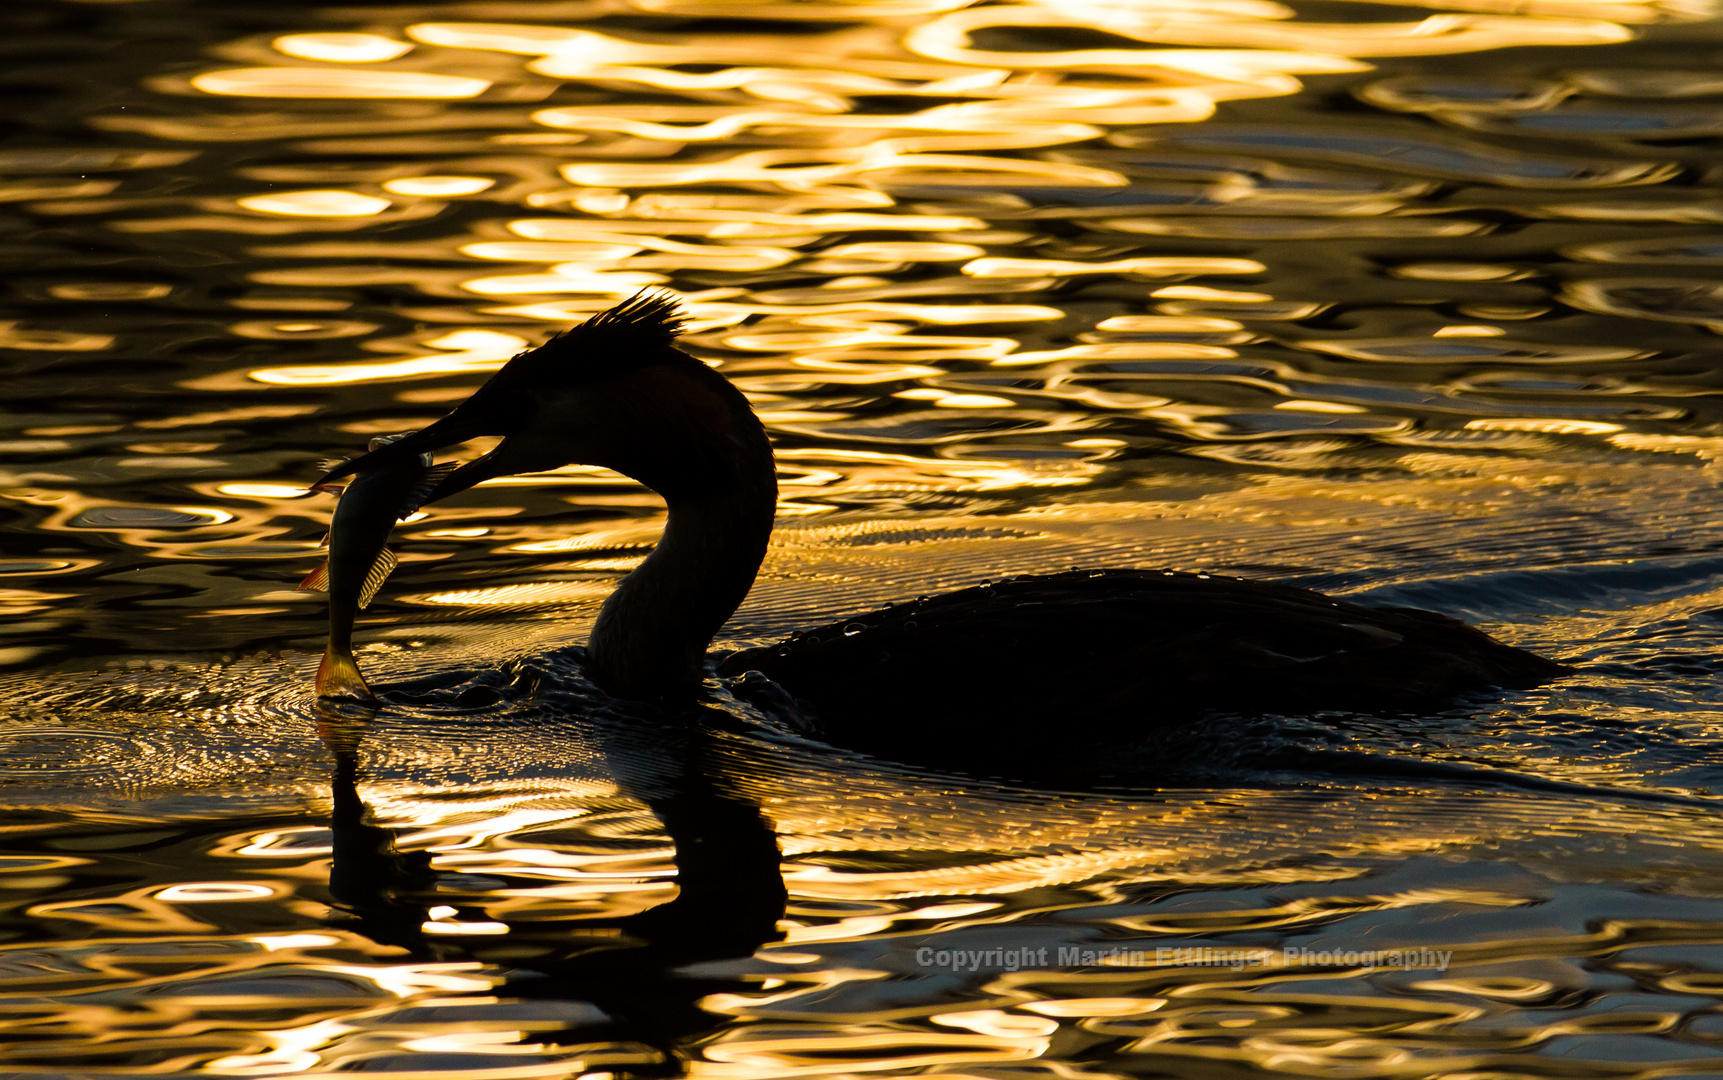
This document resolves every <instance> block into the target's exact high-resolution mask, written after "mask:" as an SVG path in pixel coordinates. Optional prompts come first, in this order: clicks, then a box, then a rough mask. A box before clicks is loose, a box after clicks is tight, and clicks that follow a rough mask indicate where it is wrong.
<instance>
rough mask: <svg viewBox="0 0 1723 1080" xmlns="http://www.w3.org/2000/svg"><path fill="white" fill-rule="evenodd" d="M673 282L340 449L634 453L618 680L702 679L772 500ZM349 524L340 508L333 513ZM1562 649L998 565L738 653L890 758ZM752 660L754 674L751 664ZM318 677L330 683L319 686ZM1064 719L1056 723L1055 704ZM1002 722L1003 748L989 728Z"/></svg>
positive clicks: (923, 756)
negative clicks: (645, 542) (662, 519)
mask: <svg viewBox="0 0 1723 1080" xmlns="http://www.w3.org/2000/svg"><path fill="white" fill-rule="evenodd" d="M680 323H681V316H680V314H679V312H678V310H677V307H676V303H675V300H674V299H673V298H670V297H665V296H654V295H651V294H647V293H643V294H641V295H639V296H637V297H635V298H634V299H632V300H629V301H626V302H624V303H622V304H619V305H617V306H616V307H615V308H612V309H610V310H608V311H605V312H603V313H601V314H599V315H597V316H594V317H593V318H592V319H590V320H588V321H587V322H585V323H583V324H581V325H580V326H578V327H576V328H574V329H572V330H570V331H567V332H566V333H564V334H561V335H559V336H557V337H555V338H553V339H551V341H549V342H548V343H546V344H545V345H543V346H540V347H539V348H537V349H533V350H530V351H528V352H524V353H522V354H520V355H519V356H517V357H515V358H514V359H513V360H511V361H509V363H508V364H507V365H505V366H504V367H503V368H502V370H500V371H499V372H497V374H496V375H494V376H493V377H492V378H491V379H490V380H489V381H488V382H486V383H485V384H484V385H483V386H481V387H480V388H479V389H478V390H477V391H475V392H474V393H473V395H472V396H471V397H470V398H468V399H467V400H466V401H465V402H463V403H462V404H461V405H460V406H458V407H457V408H456V409H455V410H454V411H453V412H451V413H450V414H449V415H448V416H446V417H444V418H443V419H441V420H439V421H437V422H436V423H434V424H432V425H431V426H429V427H427V428H425V429H423V430H421V431H418V432H416V433H414V434H412V435H409V436H406V437H404V438H402V439H399V440H396V441H392V442H390V443H387V444H386V445H382V446H378V447H376V448H374V449H373V450H372V451H371V452H370V453H369V454H367V455H365V456H364V457H361V458H358V459H355V460H352V461H347V462H343V463H341V464H339V465H337V466H335V467H334V468H333V469H331V470H330V471H329V473H328V474H327V475H326V476H325V477H324V479H323V481H321V482H322V483H328V482H329V481H331V480H334V479H336V478H338V477H341V476H343V475H346V474H347V473H350V472H354V471H358V472H361V473H362V474H365V475H376V476H385V475H392V474H393V471H394V470H398V469H400V468H401V467H403V464H404V463H410V462H414V461H417V460H420V455H423V454H425V453H427V452H428V451H431V450H435V449H438V448H441V447H445V446H450V445H453V444H456V443H460V442H465V441H467V440H469V439H472V438H475V437H478V436H498V435H500V436H503V441H502V442H501V443H500V444H499V445H498V446H497V447H496V448H495V449H493V450H491V451H490V452H489V453H487V454H485V455H484V456H483V457H481V458H479V459H478V460H476V461H473V462H471V463H469V464H467V465H465V466H463V467H461V468H460V469H457V470H455V471H454V472H452V473H450V474H449V475H448V476H447V477H446V478H444V479H442V480H441V481H440V482H439V483H437V484H436V486H435V487H434V489H432V490H431V491H430V493H429V495H428V496H427V498H426V499H425V501H427V502H430V501H435V500H437V499H441V498H445V497H447V496H449V495H453V494H456V493H458V492H461V491H464V490H466V489H467V488H470V487H472V486H473V485H475V484H477V483H480V482H481V481H484V480H487V479H493V478H496V477H500V476H506V475H509V474H514V473H528V472H542V471H548V470H551V469H555V468H559V467H562V466H566V465H570V464H581V465H598V466H603V467H606V468H611V469H614V470H616V471H617V472H620V473H622V474H624V475H626V476H629V477H632V478H634V479H637V480H639V481H640V482H641V483H643V484H645V485H646V486H647V487H649V488H651V489H653V490H654V491H656V492H658V493H660V494H661V495H662V496H663V497H664V498H665V500H666V502H667V503H668V505H669V510H670V517H669V524H668V525H667V527H666V529H665V532H664V537H663V539H662V540H661V541H660V542H659V544H658V545H657V546H656V548H655V550H654V551H653V553H652V554H651V555H650V556H649V557H648V558H647V559H646V561H645V562H644V563H643V564H642V565H641V566H640V567H639V568H638V569H636V570H635V571H633V572H632V573H631V574H629V575H628V577H626V578H624V579H623V581H622V583H621V584H620V585H619V586H618V587H617V589H616V591H615V593H614V594H612V595H611V597H610V598H609V599H608V600H607V601H606V602H605V604H604V608H603V610H602V611H601V612H600V614H599V617H598V621H597V623H596V624H595V625H594V626H593V629H592V635H591V640H590V643H589V644H588V646H587V649H586V654H585V669H586V674H587V675H588V676H589V677H590V678H591V679H592V680H593V681H594V682H596V683H597V684H598V685H599V686H600V687H602V688H603V689H605V690H606V691H608V692H610V693H612V694H615V695H617V696H618V697H621V698H627V699H635V700H643V701H660V702H677V701H691V700H693V699H694V698H695V697H696V696H697V695H698V694H699V692H700V686H701V680H702V677H703V676H704V674H705V653H706V649H707V646H708V645H709V644H710V642H711V640H712V637H713V635H714V634H715V633H716V632H717V631H718V629H719V627H720V626H722V625H723V623H724V622H725V621H726V620H727V619H729V617H730V616H731V615H732V614H733V613H734V612H735V610H736V608H737V607H738V606H739V605H740V604H741V602H742V600H743V599H744V597H746V596H747V593H748V591H749V588H750V586H751V585H752V583H753V581H754V576H755V574H756V572H757V571H758V569H759V566H760V563H761V561H762V559H763V558H764V556H765V551H766V541H767V537H768V536H769V535H770V532H771V529H772V523H773V519H774V514H775V511H776V505H777V484H776V480H775V469H774V461H773V456H772V450H771V446H770V443H769V442H768V441H767V439H766V433H765V430H764V428H763V427H762V426H761V424H760V422H759V420H758V419H756V418H755V417H754V415H753V413H752V411H751V409H750V408H749V405H748V403H747V401H746V399H745V398H743V396H742V395H741V394H740V393H739V392H738V391H737V390H736V389H735V388H734V387H733V386H732V385H731V384H730V383H729V381H728V380H726V379H725V378H724V377H723V376H722V375H720V374H718V373H717V372H714V371H712V370H711V369H710V368H708V367H707V366H706V365H704V364H701V363H700V362H699V361H697V360H695V359H694V358H693V357H692V356H689V355H688V354H687V353H684V352H682V351H681V350H679V349H676V348H674V347H673V346H672V344H671V342H672V340H673V339H674V337H675V335H676V334H677V333H678V332H679V329H680ZM340 527H341V526H340V525H339V523H338V524H337V529H339V528H340ZM1562 670H1564V669H1563V668H1562V667H1561V666H1560V665H1558V664H1555V663H1553V662H1551V661H1548V660H1545V659H1543V658H1542V657H1539V656H1536V655H1533V654H1531V653H1528V652H1524V651H1522V650H1519V649H1515V648H1512V647H1509V646H1506V645H1503V644H1501V643H1499V642H1496V641H1495V640H1493V639H1491V638H1489V637H1488V636H1486V635H1484V634H1483V633H1481V632H1479V631H1477V630H1474V629H1472V628H1470V627H1467V626H1466V625H1464V624H1463V623H1460V622H1457V621H1456V620H1453V619H1449V618H1446V617H1444V616H1441V615H1436V614H1433V613H1431V612H1425V611H1416V610H1411V609H1392V608H1389V609H1381V608H1370V607H1364V606H1361V605H1357V604H1352V603H1348V602H1345V601H1341V600H1334V599H1331V598H1329V597H1326V596H1323V595H1321V594H1319V593H1314V592H1309V591H1307V590H1303V589H1294V588H1289V587H1286V586H1282V585H1275V584H1268V583H1263V582H1252V581H1245V580H1241V579H1237V578H1227V577H1218V576H1214V575H1208V574H1180V573H1173V572H1171V571H1129V570H1123V571H1121V570H1114V571H1100V570H1094V571H1074V572H1071V573H1066V574H1057V575H1050V576H1042V577H1028V578H1020V579H1012V580H1008V581H1005V582H1003V583H1001V584H999V585H998V586H991V585H989V586H983V587H980V588H977V589H971V590H966V591H963V592H958V593H953V594H950V595H946V596H941V597H938V598H936V599H933V600H927V599H926V598H923V599H922V600H918V601H917V602H916V603H914V604H911V605H906V606H904V607H901V608H892V609H888V610H886V611H882V612H876V613H873V614H870V615H863V616H858V617H856V618H854V619H851V620H846V621H844V622H841V623H837V624H833V625H831V626H827V627H822V628H819V629H816V630H813V631H810V632H808V633H806V634H803V635H798V636H797V637H795V638H792V639H791V640H790V641H788V642H785V643H783V644H780V645H776V646H767V647H763V648H757V649H751V650H745V651H742V652H739V653H736V654H733V655H731V656H730V657H728V658H727V659H725V660H724V661H723V662H722V663H721V664H720V665H719V666H718V668H717V671H718V672H719V673H720V674H722V675H727V676H747V677H750V678H752V679H753V680H754V681H755V684H756V685H755V686H753V687H752V688H751V691H752V694H753V697H754V698H755V700H757V701H760V702H763V703H767V704H768V707H776V708H779V709H782V708H784V707H785V706H787V707H788V708H789V709H790V710H792V711H795V710H803V711H807V712H811V713H812V714H813V716H812V722H813V725H814V727H815V729H817V730H819V731H820V732H821V733H822V734H823V735H826V736H828V737H830V738H832V739H833V740H834V741H836V742H839V743H842V744H845V745H850V746H854V747H858V748H862V749H866V750H869V751H874V752H879V753H883V754H885V755H887V756H891V757H895V758H897V759H898V760H907V761H932V762H935V763H938V764H940V765H943V766H946V767H957V768H964V767H974V768H980V769H981V770H982V771H984V772H989V773H994V774H998V773H1005V774H1007V775H1017V776H1024V775H1026V774H1037V775H1043V776H1044V775H1047V774H1046V773H1045V772H1043V771H1042V770H1044V769H1045V768H1046V767H1047V755H1049V754H1054V755H1056V754H1057V753H1058V751H1059V748H1060V747H1061V746H1062V745H1067V744H1068V743H1069V742H1070V740H1071V737H1072V735H1073V731H1074V730H1075V731H1080V732H1081V733H1082V734H1083V735H1084V736H1085V737H1084V738H1081V739H1078V740H1077V743H1078V744H1079V745H1078V746H1077V747H1075V748H1074V751H1075V752H1077V753H1080V754H1083V755H1085V756H1086V755H1087V754H1088V753H1090V752H1091V751H1092V748H1093V746H1095V745H1096V744H1097V741H1099V742H1100V744H1103V745H1117V744H1121V743H1129V742H1130V741H1132V739H1133V738H1134V737H1139V736H1141V735H1142V734H1143V733H1144V732H1145V731H1152V730H1154V729H1155V728H1157V727H1160V726H1164V725H1166V724H1167V723H1169V722H1177V721H1181V720H1189V719H1193V718H1196V717H1199V716H1201V715H1203V714H1205V713H1208V712H1216V711H1218V712H1282V713H1309V712H1314V711H1321V710H1326V709H1349V710H1358V711H1371V710H1383V709H1392V710H1407V709H1418V708H1429V707H1433V706H1437V705H1440V704H1442V703H1443V702H1445V701H1447V700H1449V699H1451V698H1453V697H1455V696H1456V695H1458V694H1461V693H1464V692H1467V691H1474V690H1480V689H1485V688H1489V687H1494V686H1515V687H1530V686H1534V685H1537V684H1539V683H1541V682H1544V681H1547V680H1548V679H1550V678H1552V677H1554V676H1555V675H1557V674H1559V673H1560V672H1561V671H1562ZM759 683H765V684H766V685H765V686H760V685H758V684H759ZM320 692H321V686H320ZM1055 713H1056V714H1057V715H1060V716H1061V717H1062V719H1063V723H1062V724H1061V725H1060V726H1059V728H1058V729H1057V730H1056V732H1054V733H1053V734H1054V737H1053V738H1052V739H1050V740H1047V734H1048V725H1047V724H1046V723H1045V721H1046V718H1047V717H1048V716H1050V715H1054V714H1055ZM1005 733H1011V734H1012V735H1013V736H1014V738H1015V739H1023V738H1026V737H1027V738H1040V739H1043V740H1047V741H1045V744H1044V745H1043V744H1042V743H1035V744H1033V745H1030V744H1026V743H1023V742H1020V741H1019V742H1014V743H1013V744H1012V745H1011V746H1010V747H1009V748H1008V749H1007V751H1006V754H1007V755H1008V756H1004V757H1002V756H1001V755H1000V754H999V753H998V752H996V751H992V750H989V749H988V746H989V739H988V736H989V735H996V734H1005Z"/></svg>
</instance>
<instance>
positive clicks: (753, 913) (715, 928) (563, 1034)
mask: <svg viewBox="0 0 1723 1080" xmlns="http://www.w3.org/2000/svg"><path fill="white" fill-rule="evenodd" d="M692 714H693V715H691V716H690V715H684V716H681V717H678V718H675V719H674V720H672V719H671V718H668V717H666V718H665V722H664V723H663V724H661V725H657V724H649V725H636V724H626V725H621V724H619V725H615V726H614V727H613V728H612V730H609V731H605V732H603V733H602V734H603V747H604V751H605V754H606V758H607V761H608V763H609V764H610V766H611V769H612V772H613V775H614V776H615V778H616V780H617V782H618V784H619V785H620V787H621V789H622V792H623V793H624V794H625V795H628V796H631V797H634V798H636V799H638V800H639V801H641V802H643V803H645V804H646V806H647V807H648V808H649V809H650V810H651V811H652V812H653V814H655V815H656V816H657V818H658V819H659V821H660V822H661V823H662V824H663V826H664V829H665V831H666V832H668V833H669V835H670V839H671V842H672V843H673V845H674V847H675V854H674V861H675V866H676V883H677V889H678V892H677V895H676V897H675V899H673V900H671V901H669V902H667V903H664V904H661V905H659V906H657V907H654V908H651V909H649V910H647V911H643V912H638V913H635V914H631V915H625V916H618V917H614V918H610V919H603V920H601V919H581V920H555V921H546V920H535V921H522V922H517V923H515V924H512V925H510V926H509V928H508V929H509V934H508V942H509V946H510V950H509V957H508V967H509V968H510V973H509V976H508V981H507V983H506V985H504V986H502V987H499V988H498V992H499V993H501V994H504V995H506V996H509V997H513V998H521V999H535V1000H559V1001H571V1002H586V1003H590V1004H591V1005H595V1006H597V1008H598V1009H599V1010H600V1011H601V1012H602V1013H603V1014H604V1016H605V1017H606V1020H605V1021H604V1022H603V1024H602V1026H596V1027H595V1026H592V1025H583V1026H581V1027H579V1028H577V1029H563V1030H560V1031H549V1032H539V1033H537V1034H535V1035H534V1036H533V1041H536V1042H541V1043H565V1042H570V1041H578V1042H589V1041H592V1040H593V1039H595V1038H602V1039H604V1040H606V1041H607V1042H616V1041H621V1042H625V1043H633V1044H637V1045H641V1047H642V1049H647V1048H650V1049H651V1050H653V1051H656V1054H655V1055H652V1056H655V1057H657V1058H658V1064H657V1065H656V1066H655V1067H653V1066H648V1067H647V1069H646V1070H645V1071H648V1072H653V1073H660V1074H668V1073H678V1072H680V1071H682V1063H683V1061H684V1060H685V1059H686V1057H687V1051H686V1049H685V1048H687V1047H689V1046H691V1045H692V1044H693V1043H694V1042H695V1041H696V1040H698V1038H699V1037H700V1036H702V1035H704V1034H708V1033H710V1032H711V1031H713V1030H715V1029H717V1028H718V1027H721V1026H723V1025H724V1024H725V1023H728V1022H729V1021H728V1019H727V1018H724V1017H720V1016H717V1015H714V1014H712V1013H709V1012H706V1011H703V1010H702V1009H700V1008H699V1007H698V1005H697V1004H696V1003H697V1002H698V1001H699V1000H700V999H701V998H703V997H705V996H707V995H709V994H712V993H714V992H717V991H719V990H734V989H735V988H736V987H735V982H734V981H733V980H730V979H722V978H714V977H707V976H702V975H700V974H698V973H697V972H689V971H684V970H681V969H683V968H685V967H686V966H687V965H691V964H696V963H698V962H701V961H712V960H722V959H729V958H735V957H745V956H749V955H751V954H752V953H753V952H754V950H755V949H756V948H758V947H759V946H761V945H763V944H765V943H767V942H770V941H776V940H779V939H780V938H781V937H782V934H781V932H780V931H779V929H778V922H779V920H780V919H781V918H782V917H783V915H784V905H785V896H786V894H785V889H784V882H783V878H782V876H781V873H780V870H779V850H778V842H777V836H776V834H775V833H774V832H773V830H772V827H771V825H770V824H769V823H768V822H767V820H766V819H765V817H764V816H763V815H762V813H761V810H760V806H759V803H758V801H757V800H756V799H753V798H750V797H748V796H747V795H746V794H745V793H744V791H743V784H742V783H741V781H742V779H743V778H742V777H740V776H739V775H737V774H736V772H735V770H734V768H733V765H732V764H731V763H730V762H729V761H727V757H726V755H725V754H724V753H723V752H722V750H721V749H720V746H719V742H720V733H721V730H722V728H723V726H724V724H725V721H726V719H727V718H725V717H724V716H723V715H722V714H721V713H718V712H716V711H715V710H709V709H704V708H696V709H694V710H692ZM319 728H320V731H321V732H322V734H323V738H324V742H325V743H326V744H327V745H328V747H329V749H330V750H331V751H332V752H333V754H334V757H335V767H334V772H333V774H332V776H331V780H330V786H331V789H332V795H333V809H332V811H331V815H330V828H331V831H332V833H333V839H332V847H333V858H332V863H331V866H330V871H329V891H330V893H331V895H332V896H333V898H334V901H335V907H336V910H337V912H338V914H337V916H336V918H337V919H338V920H339V921H340V922H341V923H342V925H343V927H344V928H345V929H350V930H353V931H356V932H358V933H360V934H363V935H365V936H366V937H368V938H370V939H371V940H373V941H376V942H378V943H379V944H384V945H391V946H395V947H398V948H402V949H405V950H407V951H408V953H410V954H411V955H413V956H414V957H415V958H423V959H426V960H433V961H439V962H447V961H454V960H471V959H478V960H486V959H487V955H486V953H485V952H484V951H483V949H482V948H480V947H477V946H469V945H468V944H466V943H465V942H463V941H460V940H459V939H456V938H451V937H448V936H444V935H439V934H434V933H428V932H427V931H426V929H425V924H426V920H427V919H428V918H430V917H432V915H433V914H434V910H433V909H434V908H435V907H437V906H438V905H447V904H448V903H449V899H448V897H447V895H446V894H445V895H443V896H438V895H436V894H435V892H434V890H435V888H436V883H437V878H438V875H437V872H436V871H435V870H433V869H432V867H431V856H430V854H429V853H427V852H402V851H400V850H398V848H397V847H396V844H395V832H394V830H391V829H388V828H385V827H382V826H379V825H375V824H372V823H370V822H369V821H368V818H369V817H370V808H369V807H368V806H367V805H366V804H365V801H364V799H363V797H362V796H361V795H360V793H359V781H360V780H361V779H362V778H363V776H364V765H363V754H364V745H363V743H364V738H365V725H364V722H363V721H362V720H355V719H353V718H352V717H350V716H348V717H342V716H338V715H336V714H334V713H333V712H326V713H325V715H324V719H323V722H322V723H321V724H320V725H319ZM478 917H480V918H488V917H489V916H478ZM478 940H479V941H490V942H494V941H495V940H496V939H495V938H479V939H478ZM522 952H530V953H532V955H530V956H526V957H523V956H521V955H520V953H522ZM630 1068H631V1071H634V1072H639V1071H641V1069H640V1067H639V1066H630Z"/></svg>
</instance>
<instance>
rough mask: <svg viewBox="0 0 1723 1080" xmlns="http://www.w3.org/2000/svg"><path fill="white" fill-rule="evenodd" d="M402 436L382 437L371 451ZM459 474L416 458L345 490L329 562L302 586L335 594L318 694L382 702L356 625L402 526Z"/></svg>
mask: <svg viewBox="0 0 1723 1080" xmlns="http://www.w3.org/2000/svg"><path fill="white" fill-rule="evenodd" d="M398 438H401V436H398V435H397V436H390V437H387V438H383V439H374V440H372V442H371V449H372V450H376V449H379V448H380V447H382V446H385V445H387V444H388V443H391V442H393V441H395V439H398ZM453 469H454V465H453V464H449V465H443V466H434V465H432V464H431V455H430V454H416V455H414V456H412V457H409V458H406V459H404V460H398V461H393V462H390V463H388V464H384V465H380V466H378V467H377V468H373V469H366V470H364V471H362V472H360V473H359V474H358V475H357V477H356V478H355V479H354V480H353V481H352V482H351V483H349V484H348V485H347V487H346V490H344V491H342V492H341V497H340V501H338V502H337V503H336V504H335V514H334V516H333V517H332V518H331V519H330V522H329V538H328V539H327V540H326V541H325V543H327V544H328V546H329V557H328V558H327V559H325V560H324V562H323V565H322V566H319V567H318V568H317V569H316V570H313V571H312V572H311V573H310V574H309V575H308V576H307V577H306V578H305V580H304V581H302V582H300V583H299V588H300V589H302V590H306V591H310V592H322V593H327V594H328V595H329V644H328V647H327V648H326V649H325V650H324V652H323V662H322V663H321V664H319V665H318V667H317V696H318V697H320V698H323V697H341V698H357V699H359V700H361V701H366V702H371V701H375V700H376V697H375V695H373V694H372V693H371V688H370V687H369V686H367V685H366V684H365V677H364V676H363V675H361V674H360V673H359V665H358V664H357V663H356V662H355V661H354V659H353V621H354V620H355V619H357V618H358V616H359V612H360V611H361V610H363V609H364V608H365V607H366V606H368V605H369V604H370V603H371V598H372V597H374V596H376V595H377V590H378V589H379V588H381V587H382V585H383V581H384V579H385V578H387V577H388V576H389V572H390V571H391V570H393V569H394V568H395V564H396V562H397V560H396V558H395V555H394V553H393V552H391V551H390V550H389V548H388V547H387V544H388V542H389V533H390V532H392V531H393V530H394V528H395V523H396V522H397V521H399V520H400V519H401V518H404V517H406V516H407V515H409V514H411V513H413V512H414V511H416V510H418V508H419V506H420V504H422V503H423V502H424V501H425V498H426V496H428V495H429V494H430V492H431V489H432V488H434V487H435V486H436V485H437V483H438V482H439V481H441V480H442V479H443V477H444V476H446V475H448V473H449V472H450V471H452V470H453ZM313 490H317V489H315V488H314V489H313Z"/></svg>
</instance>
